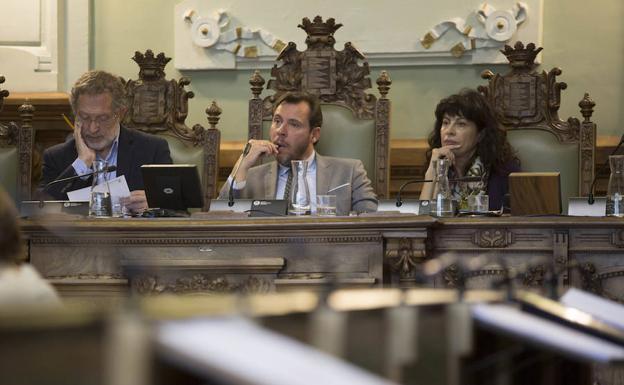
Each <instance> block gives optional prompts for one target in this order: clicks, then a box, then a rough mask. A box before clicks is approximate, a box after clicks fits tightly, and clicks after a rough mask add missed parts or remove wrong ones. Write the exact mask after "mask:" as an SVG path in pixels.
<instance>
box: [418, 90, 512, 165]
mask: <svg viewBox="0 0 624 385" xmlns="http://www.w3.org/2000/svg"><path fill="white" fill-rule="evenodd" d="M444 115H448V116H451V117H453V116H458V117H462V118H465V119H468V120H470V121H471V122H473V123H474V124H475V125H476V126H477V131H478V132H479V134H480V137H481V139H480V140H479V143H477V151H476V154H477V155H478V156H479V157H480V158H481V162H483V164H484V165H485V166H486V167H487V168H488V169H490V168H494V169H496V168H499V167H503V166H504V165H505V164H506V163H507V162H509V161H511V160H515V161H517V158H516V157H515V154H514V151H513V149H512V147H511V145H510V144H509V142H508V141H507V131H506V130H505V129H504V128H502V127H501V126H500V125H499V123H498V119H497V117H496V113H495V111H494V109H493V108H492V106H491V105H490V103H489V102H488V100H487V99H486V98H485V96H483V95H482V94H480V93H479V92H477V91H476V90H472V89H468V88H465V89H463V90H461V91H460V92H459V93H457V94H455V95H451V96H449V97H447V98H444V99H442V100H440V103H438V105H437V107H436V109H435V117H436V121H435V125H434V127H433V131H432V132H431V134H430V135H429V150H428V151H427V159H430V158H431V151H432V149H434V148H439V147H440V146H441V145H442V138H441V135H440V129H441V128H442V121H443V120H444Z"/></svg>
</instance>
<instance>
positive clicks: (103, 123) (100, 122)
mask: <svg viewBox="0 0 624 385" xmlns="http://www.w3.org/2000/svg"><path fill="white" fill-rule="evenodd" d="M77 118H78V121H79V122H80V123H81V124H84V125H85V126H86V127H91V123H95V125H96V126H98V127H108V126H110V125H111V124H113V121H114V120H115V119H117V114H112V115H100V116H96V117H95V118H89V117H84V116H80V115H78V116H77Z"/></svg>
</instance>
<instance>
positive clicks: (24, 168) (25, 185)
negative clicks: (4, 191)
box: [17, 100, 35, 201]
mask: <svg viewBox="0 0 624 385" xmlns="http://www.w3.org/2000/svg"><path fill="white" fill-rule="evenodd" d="M17 111H18V112H19V114H20V117H21V118H22V124H21V127H20V129H19V139H18V143H19V175H18V176H17V178H18V194H17V196H18V197H19V200H22V201H24V200H30V195H31V186H32V154H33V144H34V132H33V126H32V120H33V115H34V113H35V107H33V105H32V104H30V102H29V101H28V100H26V101H25V102H24V104H22V105H21V106H20V107H19V108H18V110H17Z"/></svg>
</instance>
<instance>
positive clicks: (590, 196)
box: [587, 134, 624, 205]
mask: <svg viewBox="0 0 624 385" xmlns="http://www.w3.org/2000/svg"><path fill="white" fill-rule="evenodd" d="M623 143H624V134H623V135H622V137H621V138H620V142H619V143H618V144H617V146H615V149H613V151H611V154H609V156H611V155H615V153H616V152H617V151H618V150H619V149H620V147H622V144H623ZM608 165H609V158H608V157H607V161H606V162H604V163H603V164H602V165H601V166H600V168H599V169H598V170H596V175H594V180H593V181H592V184H591V187H590V188H589V194H588V195H587V203H588V204H590V205H593V204H594V202H595V200H594V187H596V182H597V181H598V174H599V173H600V172H599V171H603V170H604V169H605V168H607V166H608Z"/></svg>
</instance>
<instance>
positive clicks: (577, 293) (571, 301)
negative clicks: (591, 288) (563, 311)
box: [559, 288, 624, 330]
mask: <svg viewBox="0 0 624 385" xmlns="http://www.w3.org/2000/svg"><path fill="white" fill-rule="evenodd" d="M559 301H560V302H561V303H562V304H564V305H566V306H570V307H573V308H576V309H578V310H581V311H584V312H585V313H589V314H591V315H593V316H594V317H596V318H598V319H599V320H601V321H604V322H606V323H608V324H610V325H612V326H614V327H616V328H618V329H621V330H624V306H622V305H621V304H619V303H617V302H613V301H610V300H608V299H606V298H603V297H599V296H597V295H595V294H592V293H588V292H586V291H583V290H579V289H575V288H570V289H569V290H568V291H567V292H566V293H565V294H564V295H563V297H561V299H560V300H559Z"/></svg>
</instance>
